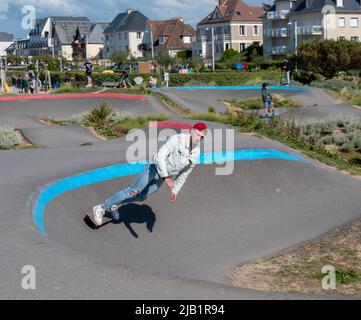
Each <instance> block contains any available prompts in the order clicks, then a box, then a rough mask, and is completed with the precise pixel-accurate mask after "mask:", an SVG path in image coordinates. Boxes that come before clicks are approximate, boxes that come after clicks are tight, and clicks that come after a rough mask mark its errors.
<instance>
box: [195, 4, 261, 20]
mask: <svg viewBox="0 0 361 320" xmlns="http://www.w3.org/2000/svg"><path fill="white" fill-rule="evenodd" d="M264 13H265V11H264V10H263V9H262V8H260V7H252V6H249V5H247V4H246V3H244V2H242V1H241V0H226V1H225V2H224V4H222V5H218V6H216V8H215V9H214V10H213V11H212V12H211V13H210V14H209V15H208V16H207V17H205V18H204V19H203V20H201V21H200V22H199V23H198V24H199V25H201V24H210V23H222V22H231V21H257V22H262V16H263V15H264ZM217 14H218V16H219V17H218V18H216V15H217Z"/></svg>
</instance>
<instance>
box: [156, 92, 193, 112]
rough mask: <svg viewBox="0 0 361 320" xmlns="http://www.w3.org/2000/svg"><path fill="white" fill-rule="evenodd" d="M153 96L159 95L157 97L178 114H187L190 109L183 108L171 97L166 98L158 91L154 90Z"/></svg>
mask: <svg viewBox="0 0 361 320" xmlns="http://www.w3.org/2000/svg"><path fill="white" fill-rule="evenodd" d="M153 94H154V95H155V96H157V97H159V99H160V100H161V101H162V102H163V103H164V104H165V105H166V106H167V107H168V108H169V109H170V110H172V111H173V112H175V113H180V114H189V113H191V111H190V110H189V109H186V108H184V107H183V106H181V105H180V104H178V103H176V102H174V101H173V100H172V99H170V98H168V97H167V96H166V95H164V94H162V93H160V92H154V93H153Z"/></svg>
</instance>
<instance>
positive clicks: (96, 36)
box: [88, 22, 109, 43]
mask: <svg viewBox="0 0 361 320" xmlns="http://www.w3.org/2000/svg"><path fill="white" fill-rule="evenodd" d="M108 26H109V22H97V23H94V24H92V25H91V27H90V34H89V40H88V43H103V42H104V30H105V29H106V28H107V27H108Z"/></svg>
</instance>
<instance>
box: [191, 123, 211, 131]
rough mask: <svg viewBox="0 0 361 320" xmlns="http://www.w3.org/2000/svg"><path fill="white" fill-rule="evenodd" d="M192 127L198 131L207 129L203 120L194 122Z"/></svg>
mask: <svg viewBox="0 0 361 320" xmlns="http://www.w3.org/2000/svg"><path fill="white" fill-rule="evenodd" d="M193 129H196V130H198V131H203V130H207V129H208V127H207V125H206V124H205V123H203V122H199V123H196V124H195V125H194V126H193Z"/></svg>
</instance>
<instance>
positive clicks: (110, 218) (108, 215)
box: [83, 212, 113, 230]
mask: <svg viewBox="0 0 361 320" xmlns="http://www.w3.org/2000/svg"><path fill="white" fill-rule="evenodd" d="M90 216H91V215H89V212H87V213H86V214H85V216H84V219H83V220H84V222H85V223H86V225H87V226H88V227H89V228H91V229H93V230H98V229H99V228H102V227H104V226H105V225H107V224H108V223H110V222H111V221H113V216H112V214H111V213H110V212H106V213H105V215H104V217H103V223H102V224H101V225H100V226H97V225H96V224H95V223H94V221H93V220H92V219H91V218H90Z"/></svg>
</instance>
